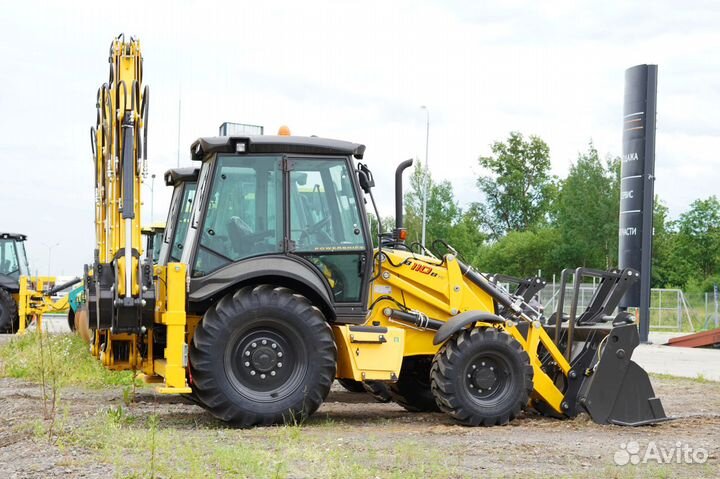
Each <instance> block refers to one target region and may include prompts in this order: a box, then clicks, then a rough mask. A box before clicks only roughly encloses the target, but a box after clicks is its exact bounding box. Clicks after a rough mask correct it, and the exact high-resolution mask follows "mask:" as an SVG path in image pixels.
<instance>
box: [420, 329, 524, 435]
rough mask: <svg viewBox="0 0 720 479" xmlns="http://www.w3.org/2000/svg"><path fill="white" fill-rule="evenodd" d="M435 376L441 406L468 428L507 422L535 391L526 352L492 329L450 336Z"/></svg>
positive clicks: (437, 361) (437, 358) (435, 363)
mask: <svg viewBox="0 0 720 479" xmlns="http://www.w3.org/2000/svg"><path fill="white" fill-rule="evenodd" d="M430 376H431V380H432V391H433V393H434V394H435V398H436V400H437V404H438V406H440V409H441V410H442V411H443V412H446V413H447V414H449V415H450V416H452V417H453V418H454V419H455V420H457V421H458V422H459V423H461V424H463V425H466V426H495V425H503V424H507V423H508V422H510V421H511V420H512V419H514V418H515V417H516V416H517V415H518V414H519V413H520V412H521V411H522V410H523V409H524V408H525V407H526V406H527V404H528V400H529V398H530V393H531V392H532V390H533V368H532V366H531V365H530V357H529V356H528V354H527V352H526V351H525V350H523V348H522V346H521V345H520V343H518V342H517V341H516V340H515V339H514V338H513V337H512V336H510V335H509V334H506V333H503V332H500V331H498V330H496V329H493V328H488V329H471V330H463V331H461V332H460V333H458V334H456V335H455V336H454V337H453V338H451V339H450V340H448V341H447V342H446V343H445V345H443V347H442V348H440V351H438V353H437V354H436V355H435V359H434V360H433V365H432V371H431V373H430Z"/></svg>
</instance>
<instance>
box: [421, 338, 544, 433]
mask: <svg viewBox="0 0 720 479" xmlns="http://www.w3.org/2000/svg"><path fill="white" fill-rule="evenodd" d="M478 342H486V343H492V342H500V343H505V344H506V345H507V346H509V347H510V348H511V350H512V351H514V353H513V354H516V355H517V356H518V358H519V359H520V360H521V361H522V362H523V376H524V385H523V391H522V394H521V395H520V397H519V398H518V399H517V400H516V401H515V402H514V403H513V404H512V405H510V408H509V410H507V411H505V412H503V413H501V414H496V415H490V416H483V415H480V414H477V413H475V412H473V411H472V410H471V409H470V408H469V407H468V406H467V405H466V404H464V403H463V398H462V397H461V396H460V395H459V394H458V393H457V391H456V390H455V388H456V386H455V384H454V382H453V378H454V377H455V375H456V374H462V373H461V371H460V370H459V369H460V366H459V365H458V364H457V363H458V360H459V359H460V358H461V356H462V355H463V353H464V352H465V351H467V350H468V349H469V348H470V347H471V346H473V345H474V344H476V343H478ZM430 378H431V381H432V386H431V387H432V391H433V394H434V395H435V399H436V401H437V405H438V407H439V408H440V410H441V411H443V412H445V413H447V414H449V415H450V416H452V417H453V418H454V419H455V420H456V421H458V422H459V423H460V424H463V425H466V426H496V425H504V424H507V423H508V422H510V421H511V420H513V419H515V417H516V416H517V415H518V414H519V413H520V412H521V411H522V410H523V409H524V408H525V407H526V406H527V404H528V401H529V398H530V394H531V393H532V391H533V368H532V365H531V364H530V357H529V356H528V353H527V352H526V351H525V350H524V349H523V348H522V346H521V345H520V343H518V342H517V341H516V340H515V339H514V338H513V337H512V336H510V335H509V334H507V333H504V332H500V331H498V330H497V329H494V328H487V329H478V328H474V329H470V330H463V331H461V332H460V333H458V334H457V335H456V336H455V337H454V338H451V339H450V340H448V341H447V342H446V343H445V344H444V345H443V346H442V347H441V348H440V350H439V351H438V352H437V354H436V355H435V358H434V360H433V364H432V368H431V370H430Z"/></svg>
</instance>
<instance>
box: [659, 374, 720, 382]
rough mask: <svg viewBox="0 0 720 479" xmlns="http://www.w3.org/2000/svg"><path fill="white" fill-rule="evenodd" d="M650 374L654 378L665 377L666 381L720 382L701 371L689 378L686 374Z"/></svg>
mask: <svg viewBox="0 0 720 479" xmlns="http://www.w3.org/2000/svg"><path fill="white" fill-rule="evenodd" d="M648 375H649V376H650V377H651V378H652V379H663V380H666V381H690V382H694V383H700V384H720V382H719V381H713V380H712V379H708V378H706V377H705V376H703V375H702V374H701V373H698V375H697V376H696V377H694V378H687V377H684V376H674V375H672V374H665V373H648Z"/></svg>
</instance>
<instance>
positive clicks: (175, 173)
mask: <svg viewBox="0 0 720 479" xmlns="http://www.w3.org/2000/svg"><path fill="white" fill-rule="evenodd" d="M199 172H200V168H195V167H193V166H188V167H185V168H171V169H169V170H167V171H166V172H165V185H166V186H173V185H176V184H178V183H182V182H185V181H197V179H198V173H199Z"/></svg>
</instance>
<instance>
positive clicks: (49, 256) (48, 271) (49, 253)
mask: <svg viewBox="0 0 720 479" xmlns="http://www.w3.org/2000/svg"><path fill="white" fill-rule="evenodd" d="M40 244H42V245H43V246H45V247H46V248H47V249H48V269H47V275H48V276H50V266H51V265H52V263H51V260H52V249H53V248H54V247H56V246H60V243H55V244H54V245H49V244H47V243H40Z"/></svg>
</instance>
